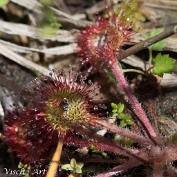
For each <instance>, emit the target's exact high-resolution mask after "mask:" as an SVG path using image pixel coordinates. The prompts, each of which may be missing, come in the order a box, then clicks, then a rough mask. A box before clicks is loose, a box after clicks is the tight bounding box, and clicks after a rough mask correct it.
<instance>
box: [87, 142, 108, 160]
mask: <svg viewBox="0 0 177 177" xmlns="http://www.w3.org/2000/svg"><path fill="white" fill-rule="evenodd" d="M90 150H91V151H92V152H95V153H99V154H101V155H102V156H103V157H105V158H107V157H108V154H107V153H106V152H103V151H100V150H99V149H98V148H97V147H95V146H94V145H93V144H91V145H90Z"/></svg>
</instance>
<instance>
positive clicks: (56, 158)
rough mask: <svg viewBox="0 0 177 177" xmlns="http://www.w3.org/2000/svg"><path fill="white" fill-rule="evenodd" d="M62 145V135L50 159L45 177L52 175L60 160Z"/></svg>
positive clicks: (52, 176) (51, 176)
mask: <svg viewBox="0 0 177 177" xmlns="http://www.w3.org/2000/svg"><path fill="white" fill-rule="evenodd" d="M62 147H63V137H60V139H59V142H58V145H57V148H56V151H55V153H54V155H53V157H52V161H51V164H50V167H49V170H48V171H47V174H46V177H54V176H55V173H56V171H57V168H58V163H59V161H60V157H61V152H62Z"/></svg>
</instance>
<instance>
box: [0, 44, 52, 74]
mask: <svg viewBox="0 0 177 177" xmlns="http://www.w3.org/2000/svg"><path fill="white" fill-rule="evenodd" d="M0 54H1V55H3V56H5V57H7V58H8V59H10V60H12V61H14V62H16V63H18V64H19V65H21V66H23V67H25V68H28V69H30V70H32V71H34V72H39V73H41V74H44V75H46V76H48V75H49V72H50V71H49V70H48V69H46V68H44V67H42V66H40V65H38V64H36V63H33V62H32V61H29V60H26V59H25V58H24V57H22V56H20V55H18V54H16V53H14V52H12V51H11V50H9V49H8V48H7V47H5V46H4V45H2V44H0Z"/></svg>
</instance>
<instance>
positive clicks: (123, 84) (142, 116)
mask: <svg viewBox="0 0 177 177" xmlns="http://www.w3.org/2000/svg"><path fill="white" fill-rule="evenodd" d="M112 61H115V60H113V59H112ZM110 68H111V70H112V72H113V74H114V75H115V77H116V79H117V80H118V81H119V84H120V85H121V87H122V88H123V90H124V91H125V93H126V95H127V97H128V99H129V101H130V103H131V105H132V107H133V108H134V112H135V114H136V115H137V116H138V118H139V119H140V121H141V123H142V125H143V126H144V128H145V130H146V132H147V134H148V136H149V137H150V139H151V140H152V141H153V143H154V144H158V142H157V135H156V133H155V131H154V129H153V127H152V125H151V123H150V121H149V119H148V117H147V116H146V114H145V112H144V111H143V109H142V107H141V104H140V103H139V102H138V99H137V98H136V96H135V95H134V93H133V91H132V89H131V88H130V85H129V84H128V82H127V80H126V78H125V77H124V74H123V73H122V71H121V69H120V68H119V67H118V63H117V61H116V62H115V63H114V64H112V65H110Z"/></svg>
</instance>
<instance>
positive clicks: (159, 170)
mask: <svg viewBox="0 0 177 177" xmlns="http://www.w3.org/2000/svg"><path fill="white" fill-rule="evenodd" d="M106 9H107V13H108V15H107V16H108V18H105V17H103V16H98V17H97V19H96V20H95V22H93V24H92V25H90V26H87V27H86V29H84V30H81V31H80V32H79V35H78V36H77V38H76V42H77V45H78V51H77V53H78V56H79V57H80V65H82V66H85V67H88V66H89V69H88V72H87V74H86V75H84V74H82V73H81V72H76V71H75V70H74V66H70V70H69V71H68V72H66V71H65V70H64V69H62V70H60V71H57V70H52V72H51V73H49V77H46V76H43V75H42V76H41V78H37V79H34V80H33V81H31V83H30V84H29V85H24V88H25V89H26V92H28V93H29V94H28V95H27V96H23V95H22V94H19V95H20V96H22V97H23V98H24V99H25V100H26V101H27V102H30V105H31V106H26V107H25V106H24V107H19V108H18V110H17V112H16V113H12V112H9V115H8V116H7V119H6V122H5V125H4V136H5V142H6V143H7V145H8V146H9V151H14V152H15V153H16V154H17V157H18V158H19V159H20V163H22V164H27V165H28V166H29V167H30V169H35V168H37V167H38V168H41V169H43V168H47V173H46V174H42V176H46V177H53V176H60V175H61V173H60V171H61V169H63V170H68V171H67V172H68V173H67V174H66V176H76V177H80V176H82V170H81V168H84V167H85V165H83V164H82V165H79V164H77V160H75V159H74V158H72V157H71V161H70V162H69V161H68V163H67V164H61V163H62V161H60V158H61V156H62V149H63V148H65V147H86V148H87V149H90V148H91V147H94V149H95V152H99V153H103V152H105V154H104V155H105V156H106V153H108V154H112V155H114V156H116V158H119V159H120V161H119V162H118V163H116V164H115V163H114V167H112V168H109V169H105V171H104V172H97V174H94V176H96V177H109V176H113V175H117V174H121V173H123V172H126V171H127V170H129V169H132V168H134V167H138V166H140V165H143V166H144V169H145V175H146V176H147V177H149V176H155V177H165V176H168V177H176V176H177V168H176V167H175V163H174V162H175V161H176V160H177V143H176V133H175V134H173V135H172V136H171V137H170V140H168V141H166V139H165V138H164V135H161V132H160V131H159V128H158V125H157V124H156V122H157V120H156V117H155V119H151V117H149V115H148V114H147V112H145V110H144V109H143V107H142V104H141V103H140V102H139V99H138V98H137V96H136V95H135V93H134V91H133V90H132V88H131V87H130V84H129V81H128V79H127V78H126V77H125V75H124V73H123V69H122V66H121V62H120V59H122V56H125V53H126V50H123V47H124V46H126V45H127V44H128V43H131V36H132V35H134V34H135V33H137V32H138V31H134V30H132V27H133V25H134V24H135V23H136V21H137V20H138V19H135V17H134V12H133V11H134V9H133V7H132V5H131V3H129V4H127V6H125V7H122V8H121V10H120V11H119V14H118V15H116V14H115V13H114V12H113V10H112V13H111V14H109V9H108V8H107V7H106ZM130 11H131V13H130ZM175 29H176V28H175ZM175 32H176V31H174V30H173V33H175ZM173 33H171V34H173ZM168 35H169V34H168ZM168 35H167V36H168ZM158 40H160V39H158ZM155 42H157V41H155ZM155 42H154V43H155ZM151 44H153V42H152V43H151ZM149 45H150V43H149ZM142 48H143V47H142ZM135 52H137V51H136V50H135ZM164 63H166V64H167V65H168V66H169V65H170V67H168V68H170V69H168V70H163V69H162V68H164V67H165V65H164ZM174 63H175V62H174V60H173V59H171V58H168V56H165V57H163V56H162V55H161V54H159V55H158V57H157V59H156V60H155V61H154V63H153V62H152V67H154V69H152V70H151V68H150V69H149V70H148V73H143V74H144V75H146V74H148V75H151V76H152V77H155V75H159V76H162V75H163V73H165V72H169V73H170V72H172V70H173V69H174ZM161 64H162V65H161ZM158 68H160V69H159V70H160V71H159V70H158ZM94 70H97V71H99V72H102V74H105V75H107V74H108V70H109V71H110V72H111V73H112V74H113V76H114V77H115V80H116V83H115V84H119V85H120V87H121V89H122V90H123V91H124V94H125V96H126V98H127V102H128V104H127V105H128V107H127V108H126V105H124V104H123V103H110V105H111V106H112V108H113V110H111V111H112V114H111V111H110V112H108V111H109V109H107V106H105V105H104V104H97V102H98V101H99V102H101V99H100V98H99V96H98V93H97V92H99V89H100V88H101V87H100V86H98V85H96V84H94V83H93V82H92V81H91V80H89V79H88V75H89V73H90V72H92V71H94ZM153 71H155V72H154V73H153ZM103 87H105V86H103ZM108 89H109V88H108ZM118 92H119V90H118ZM110 105H108V106H110ZM129 109H130V110H131V111H129V112H128V113H127V112H126V111H127V110H129ZM114 119H118V120H119V121H112V120H114ZM102 129H104V130H106V131H107V132H110V133H111V134H113V135H119V136H121V137H122V138H124V139H126V141H129V142H131V143H130V144H128V143H126V142H124V143H121V141H117V142H115V141H114V139H113V138H112V139H111V138H107V137H106V136H103V135H100V134H98V133H96V132H97V131H99V130H102ZM63 145H64V147H63ZM90 160H93V159H90ZM100 162H102V163H103V162H105V163H107V161H106V159H104V160H100ZM61 165H62V166H61ZM57 169H59V172H57ZM29 175H30V176H32V177H33V176H35V175H34V174H32V173H31V172H30V171H29ZM83 176H84V174H83Z"/></svg>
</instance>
